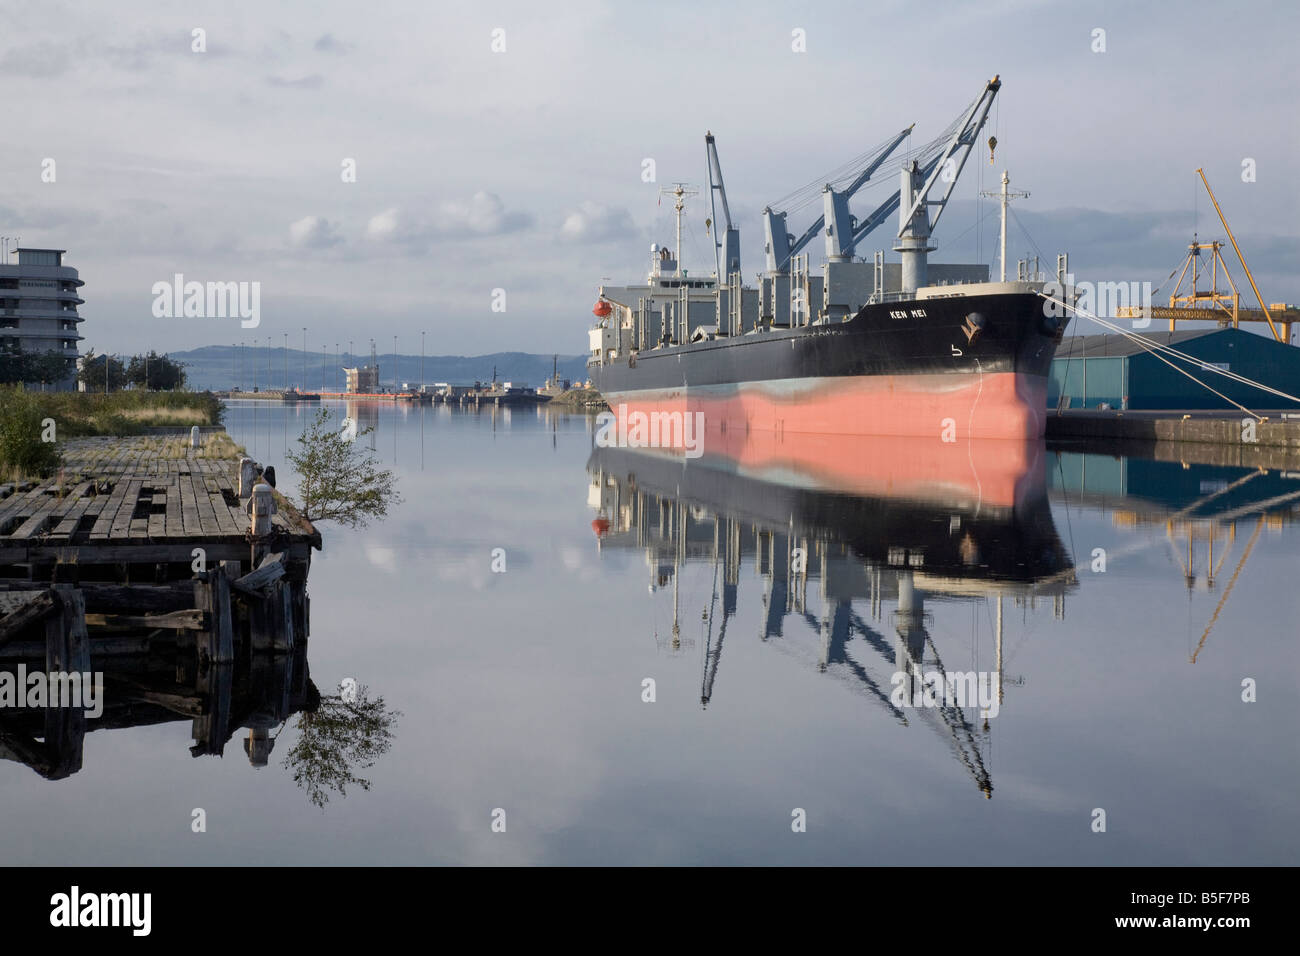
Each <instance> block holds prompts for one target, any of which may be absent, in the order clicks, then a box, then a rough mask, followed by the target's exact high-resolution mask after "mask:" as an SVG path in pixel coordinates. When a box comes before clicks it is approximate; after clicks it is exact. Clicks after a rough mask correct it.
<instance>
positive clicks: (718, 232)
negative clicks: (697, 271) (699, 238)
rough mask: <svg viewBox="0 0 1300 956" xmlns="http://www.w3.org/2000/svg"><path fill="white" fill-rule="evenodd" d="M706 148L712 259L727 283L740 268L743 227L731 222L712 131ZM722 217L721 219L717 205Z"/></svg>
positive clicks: (719, 277)
mask: <svg viewBox="0 0 1300 956" xmlns="http://www.w3.org/2000/svg"><path fill="white" fill-rule="evenodd" d="M704 149H705V152H707V153H708V157H709V205H710V208H711V209H712V212H713V259H714V262H713V264H714V266H715V267H716V268H717V270H718V271H717V276H718V284H719V285H722V284H723V283H725V282H726V281H727V280H728V279H729V278H730V277H731V276H732V275H733V274H734V273H737V272H739V271H740V230H739V229H737V228H736V227H735V226H734V225H733V224H732V222H731V208H730V207H729V206H728V205H727V187H726V186H724V185H723V183H722V166H721V165H720V164H719V163H718V147H717V145H716V144H715V143H714V141H713V133H712V132H707V133H705V134H704ZM719 206H721V207H722V219H721V221H719V219H718V207H719Z"/></svg>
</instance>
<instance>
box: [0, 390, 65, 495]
mask: <svg viewBox="0 0 1300 956" xmlns="http://www.w3.org/2000/svg"><path fill="white" fill-rule="evenodd" d="M46 417H48V416H46V415H45V414H43V411H42V408H41V405H40V402H38V401H37V400H36V397H35V396H34V395H32V394H31V393H29V392H27V391H25V390H24V389H23V388H22V387H21V386H19V387H14V388H4V389H0V465H3V466H4V470H5V471H6V472H8V473H10V474H13V475H15V476H21V477H37V476H40V477H44V476H46V475H50V474H53V473H54V470H55V469H56V468H58V467H59V460H60V455H59V449H58V447H57V446H56V445H55V443H53V442H47V441H43V440H42V432H43V431H44V430H45V429H44V427H43V426H42V424H41V423H42V421H43V420H44V419H45V418H46Z"/></svg>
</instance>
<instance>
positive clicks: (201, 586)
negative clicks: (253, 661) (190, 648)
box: [194, 562, 235, 664]
mask: <svg viewBox="0 0 1300 956" xmlns="http://www.w3.org/2000/svg"><path fill="white" fill-rule="evenodd" d="M223 564H224V562H223ZM194 602H195V603H196V604H197V605H198V606H199V608H200V610H203V611H206V612H207V619H208V629H207V631H205V632H204V637H203V638H202V641H203V643H202V644H201V645H200V651H201V653H203V654H204V655H205V656H206V657H207V658H208V660H210V661H213V662H214V663H217V664H226V663H229V662H230V661H233V660H234V659H235V638H234V629H233V628H232V626H231V613H230V578H229V576H228V575H227V574H226V571H225V568H224V567H223V566H218V567H216V568H213V569H212V570H211V571H208V572H206V573H205V574H204V576H203V577H202V578H200V579H198V580H196V581H195V582H194Z"/></svg>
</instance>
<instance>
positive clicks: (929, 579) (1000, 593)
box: [588, 433, 1075, 797]
mask: <svg viewBox="0 0 1300 956" xmlns="http://www.w3.org/2000/svg"><path fill="white" fill-rule="evenodd" d="M719 438H720V440H719V441H715V442H713V443H711V445H710V452H709V453H708V454H705V455H703V456H702V457H700V458H697V459H694V460H692V459H688V458H685V457H680V456H677V455H674V454H672V453H670V452H666V451H663V452H661V451H656V450H651V449H644V450H628V449H622V448H598V449H596V451H595V452H594V454H593V455H592V457H591V459H590V461H589V462H588V472H589V474H590V477H591V486H590V492H589V500H588V503H589V505H590V506H591V507H592V508H593V509H594V510H595V511H596V513H597V515H596V518H595V519H594V520H593V522H592V527H593V530H594V531H595V532H596V534H597V537H598V540H599V542H600V547H601V549H602V551H603V552H604V551H610V550H619V549H628V550H634V551H639V552H642V553H643V554H644V556H645V561H646V565H647V567H648V572H649V578H650V584H649V587H650V590H651V592H652V593H653V592H655V591H657V590H660V589H668V588H671V590H672V624H671V637H670V639H669V642H668V647H669V648H670V649H671V650H674V651H677V650H681V649H682V637H681V615H682V609H681V606H680V590H681V589H680V582H681V578H682V574H683V569H684V567H685V566H686V565H688V564H691V563H697V564H702V565H705V566H707V567H708V568H710V569H711V582H712V583H711V585H710V587H709V595H708V606H707V607H706V608H705V609H704V610H703V611H702V612H701V618H702V620H703V622H704V634H703V641H704V648H703V653H702V655H701V677H700V704H701V706H702V707H707V706H708V704H709V702H710V701H711V700H712V699H713V697H714V695H715V694H716V693H717V692H718V690H719V687H720V685H719V683H718V682H719V671H720V664H721V661H722V655H723V648H724V643H725V640H726V637H727V630H728V625H729V624H730V623H731V621H732V618H733V617H735V615H736V612H737V609H738V606H739V602H740V601H741V599H742V591H748V592H749V594H750V597H749V600H750V601H751V602H761V605H762V611H761V615H760V617H761V620H762V624H761V627H760V633H759V638H760V639H761V640H763V641H773V640H780V639H782V638H784V637H785V636H786V634H785V629H786V622H787V621H788V620H789V619H791V618H793V619H794V620H795V621H798V622H801V623H803V624H804V625H806V627H807V630H808V632H809V633H812V634H814V635H816V646H815V649H814V651H813V655H814V659H815V664H816V667H817V669H818V670H820V671H822V672H825V673H829V674H833V675H834V676H835V677H837V678H838V679H840V680H842V681H845V682H847V683H849V684H851V685H853V686H855V687H857V688H858V689H859V690H860V691H861V692H862V693H863V694H864V696H865V697H866V698H867V699H868V700H869V701H870V702H871V704H872V705H874V707H875V708H877V709H878V712H883V714H884V715H885V716H886V717H887V718H889V719H890V720H892V721H893V722H895V723H897V724H899V725H901V726H904V727H907V726H911V725H912V724H914V723H919V724H921V725H925V726H928V727H929V728H930V729H931V730H932V731H934V732H935V733H937V734H938V735H939V737H940V738H941V739H942V740H943V742H944V743H945V745H947V746H949V747H951V748H952V750H953V752H954V754H955V755H956V757H957V759H958V761H959V762H960V763H961V764H962V765H963V766H964V767H965V769H966V770H967V772H969V773H970V775H971V777H972V778H973V779H974V782H975V784H976V786H977V788H978V789H979V790H980V791H981V792H982V793H984V795H985V796H988V797H991V796H992V793H993V782H992V780H991V778H990V773H989V770H988V768H987V766H986V763H985V760H984V752H985V751H986V749H987V747H988V740H989V735H990V733H991V729H990V722H989V717H990V716H994V715H996V712H997V710H998V709H1000V706H1001V702H1002V700H1003V697H1004V693H1005V688H1004V684H1005V673H1004V667H1003V664H1004V660H1003V626H1002V625H1003V610H1004V602H1007V601H1010V602H1012V603H1013V604H1015V605H1016V606H1034V607H1036V605H1037V603H1038V602H1039V601H1040V600H1042V601H1044V602H1050V603H1051V604H1052V605H1053V607H1054V608H1055V614H1056V616H1057V617H1058V618H1059V617H1061V616H1063V615H1064V602H1065V595H1066V594H1067V592H1068V591H1069V590H1071V589H1072V588H1073V587H1075V575H1074V569H1073V566H1072V564H1071V561H1070V559H1069V556H1068V555H1067V554H1066V552H1065V549H1064V547H1063V546H1062V543H1061V541H1060V539H1059V537H1058V536H1057V534H1056V530H1055V528H1054V526H1053V522H1052V515H1051V509H1050V506H1049V504H1048V498H1047V485H1046V482H1045V475H1044V461H1045V455H1044V451H1043V446H1042V444H1041V443H1028V444H1026V443H1018V442H987V443H968V444H962V445H959V446H954V445H949V444H944V443H941V442H936V441H930V440H926V439H884V440H874V441H872V442H871V443H870V454H863V450H864V449H863V440H862V439H860V438H835V437H830V436H793V437H785V438H780V439H778V438H774V437H773V436H770V435H757V434H739V435H737V434H735V433H733V436H732V437H730V438H728V436H726V435H723V436H719ZM747 572H748V574H749V575H750V576H752V578H754V579H755V580H754V581H753V583H752V584H751V585H750V586H749V587H745V586H744V585H742V578H743V577H745V576H746V574H747ZM986 598H987V599H990V600H992V602H993V604H994V606H995V608H996V623H995V632H994V635H993V647H992V648H991V652H992V659H991V660H990V661H987V662H985V661H981V660H978V659H976V655H975V653H974V652H975V648H973V647H969V646H968V647H952V646H950V647H949V648H948V650H949V651H956V652H959V653H957V654H954V655H950V656H959V657H961V658H962V659H963V660H965V659H967V658H969V659H970V663H972V664H973V666H972V668H971V670H973V671H975V672H976V673H977V674H980V673H981V672H982V674H984V675H987V680H988V688H989V690H990V693H994V692H995V693H996V695H997V704H996V705H995V706H993V707H984V708H982V709H981V708H979V706H978V704H979V701H977V700H976V699H974V695H971V699H970V700H969V701H967V700H965V699H962V700H957V699H956V698H957V694H956V693H950V694H949V695H947V696H945V695H943V694H942V693H940V694H938V695H936V694H933V693H931V694H930V696H929V698H927V697H926V696H925V695H926V689H927V688H926V686H925V681H926V675H928V674H932V673H933V674H938V675H943V676H945V677H947V684H948V686H949V687H951V686H952V681H953V675H954V671H955V669H954V668H951V667H949V666H946V665H945V663H944V658H945V653H944V652H941V650H940V647H939V643H940V642H939V641H936V637H937V635H936V634H934V633H932V626H933V618H932V615H930V614H929V613H928V612H927V607H928V606H929V605H930V604H931V603H934V602H972V601H977V600H983V599H986ZM692 610H693V609H692ZM985 665H987V666H985ZM967 674H969V671H966V670H962V671H961V676H959V677H957V680H959V681H960V680H964V679H965V675H967ZM969 686H970V685H969V684H967V685H965V686H964V687H963V694H962V697H963V698H965V696H966V694H965V690H966V688H968V687H969ZM933 689H934V688H933V687H932V688H931V690H933ZM940 689H941V688H940ZM917 702H919V703H921V704H922V706H920V707H913V706H912V704H913V703H917ZM986 703H987V702H986ZM963 705H964V706H963Z"/></svg>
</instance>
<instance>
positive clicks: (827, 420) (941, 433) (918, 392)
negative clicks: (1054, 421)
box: [606, 372, 1047, 442]
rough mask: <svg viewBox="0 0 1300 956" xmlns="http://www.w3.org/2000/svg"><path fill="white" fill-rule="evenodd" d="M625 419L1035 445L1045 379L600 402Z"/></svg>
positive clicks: (757, 390) (878, 383) (948, 379)
mask: <svg viewBox="0 0 1300 956" xmlns="http://www.w3.org/2000/svg"><path fill="white" fill-rule="evenodd" d="M606 397H607V400H608V401H609V403H610V406H611V408H613V409H614V410H615V412H616V413H617V414H619V415H620V417H621V416H622V415H623V414H624V413H633V412H642V413H647V414H649V413H653V412H670V413H671V412H678V413H684V412H689V413H695V412H703V413H704V424H705V428H706V429H707V430H708V431H714V430H715V429H722V428H723V427H724V426H725V428H726V429H728V430H730V429H734V428H736V427H740V428H747V429H749V430H750V431H768V432H775V433H776V434H778V435H784V434H789V433H791V432H798V433H806V434H823V435H879V436H918V437H929V436H933V437H934V438H936V439H940V438H944V437H947V438H949V439H951V440H955V441H957V442H964V441H965V440H967V439H971V438H978V439H985V438H1008V439H1018V440H1025V439H1038V438H1041V437H1043V432H1044V430H1045V428H1046V424H1047V413H1046V409H1047V380H1046V379H1045V378H1043V377H1041V376H1036V375H1025V374H1022V373H1016V372H998V373H990V374H986V375H979V374H976V375H950V374H936V375H925V374H922V375H870V376H856V377H843V378H830V379H821V380H817V381H814V382H812V383H810V384H809V385H808V387H806V388H801V389H798V390H777V389H773V388H769V387H767V386H766V385H765V384H763V383H757V382H754V383H745V384H742V385H740V386H738V387H737V388H736V389H734V390H730V391H728V392H726V393H723V394H717V393H713V392H711V391H705V390H698V389H688V388H682V389H673V390H671V391H669V390H663V391H655V392H648V391H647V392H631V393H627V394H625V395H617V394H615V395H609V396H606Z"/></svg>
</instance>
